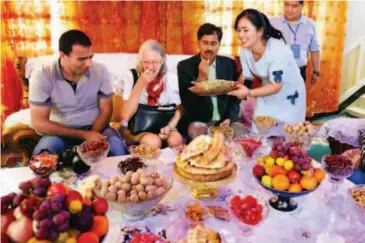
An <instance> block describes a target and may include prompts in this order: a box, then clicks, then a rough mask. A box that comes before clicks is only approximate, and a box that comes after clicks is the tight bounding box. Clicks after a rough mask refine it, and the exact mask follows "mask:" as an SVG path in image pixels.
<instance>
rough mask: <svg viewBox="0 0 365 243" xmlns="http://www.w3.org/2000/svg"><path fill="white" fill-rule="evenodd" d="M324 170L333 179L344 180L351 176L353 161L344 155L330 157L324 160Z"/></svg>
mask: <svg viewBox="0 0 365 243" xmlns="http://www.w3.org/2000/svg"><path fill="white" fill-rule="evenodd" d="M323 163H324V169H325V170H326V171H327V173H328V174H330V175H331V177H333V178H338V179H343V178H347V177H349V176H350V175H351V173H352V170H353V163H352V161H351V160H350V159H349V158H347V157H345V156H342V155H328V156H326V157H325V158H324V161H323Z"/></svg>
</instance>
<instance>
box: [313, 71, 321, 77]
mask: <svg viewBox="0 0 365 243" xmlns="http://www.w3.org/2000/svg"><path fill="white" fill-rule="evenodd" d="M313 74H315V75H317V77H319V76H320V75H321V73H320V72H319V71H313Z"/></svg>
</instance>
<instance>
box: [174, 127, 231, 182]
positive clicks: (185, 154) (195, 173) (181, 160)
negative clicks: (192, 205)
mask: <svg viewBox="0 0 365 243" xmlns="http://www.w3.org/2000/svg"><path fill="white" fill-rule="evenodd" d="M234 169H235V163H234V162H233V160H232V155H231V153H230V150H229V149H228V148H227V147H226V145H225V143H224V135H223V134H222V133H220V132H216V133H214V135H213V137H210V136H206V135H202V136H198V137H196V138H195V139H194V140H193V141H192V142H191V143H190V144H189V145H188V146H187V147H186V148H185V149H184V150H183V151H182V152H181V153H180V154H179V155H178V157H177V160H176V164H175V170H176V172H177V173H178V174H179V175H181V176H182V177H185V178H187V179H190V180H194V181H203V182H208V181H217V180H221V179H223V178H226V177H228V176H230V175H231V174H232V172H233V170H234Z"/></svg>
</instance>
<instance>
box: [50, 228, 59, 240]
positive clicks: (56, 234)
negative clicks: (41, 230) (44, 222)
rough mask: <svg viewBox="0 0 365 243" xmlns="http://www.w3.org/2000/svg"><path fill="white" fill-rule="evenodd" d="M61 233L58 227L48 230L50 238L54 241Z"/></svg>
mask: <svg viewBox="0 0 365 243" xmlns="http://www.w3.org/2000/svg"><path fill="white" fill-rule="evenodd" d="M59 235H60V232H58V231H57V229H53V228H52V230H51V231H49V232H48V240H50V241H52V242H54V241H56V240H57V238H58V236H59Z"/></svg>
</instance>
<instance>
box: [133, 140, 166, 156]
mask: <svg viewBox="0 0 365 243" xmlns="http://www.w3.org/2000/svg"><path fill="white" fill-rule="evenodd" d="M129 152H130V153H131V155H132V156H133V157H138V158H141V159H157V158H158V157H159V156H160V154H161V150H160V149H158V148H157V149H155V148H151V147H149V146H147V145H144V144H140V145H132V146H130V147H129Z"/></svg>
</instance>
